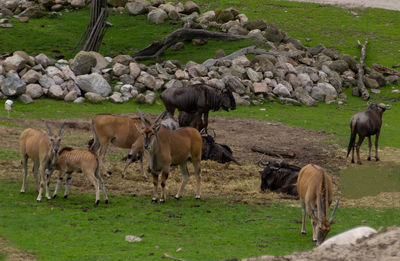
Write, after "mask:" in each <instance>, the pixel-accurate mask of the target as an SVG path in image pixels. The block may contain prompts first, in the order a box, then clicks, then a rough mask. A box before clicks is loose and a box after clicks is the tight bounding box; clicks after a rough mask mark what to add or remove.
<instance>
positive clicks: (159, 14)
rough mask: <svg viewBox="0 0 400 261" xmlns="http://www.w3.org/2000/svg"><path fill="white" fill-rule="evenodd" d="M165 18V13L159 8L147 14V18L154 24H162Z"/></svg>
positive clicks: (166, 16)
mask: <svg viewBox="0 0 400 261" xmlns="http://www.w3.org/2000/svg"><path fill="white" fill-rule="evenodd" d="M167 18H168V15H167V13H166V12H165V11H164V10H162V9H161V8H157V9H155V10H153V11H151V12H150V13H149V14H148V15H147V19H148V20H149V21H150V22H152V23H154V24H163V23H164V22H165V19H167Z"/></svg>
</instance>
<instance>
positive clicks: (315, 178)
mask: <svg viewBox="0 0 400 261" xmlns="http://www.w3.org/2000/svg"><path fill="white" fill-rule="evenodd" d="M332 189H333V188H332V179H331V177H330V176H329V175H328V174H327V173H326V172H325V170H324V169H323V168H321V167H320V166H317V165H314V164H308V165H306V166H304V167H303V168H302V169H301V170H300V172H299V177H298V179H297V191H298V192H299V196H300V200H301V208H302V219H301V224H302V225H301V233H302V234H305V233H306V214H307V213H308V215H309V216H310V219H311V224H312V227H313V241H314V242H317V245H320V244H321V243H322V242H323V241H324V240H325V238H326V236H327V235H328V233H329V231H330V230H331V224H332V223H333V215H334V214H335V211H336V208H337V206H338V204H339V199H338V201H337V202H336V205H335V207H334V209H333V210H332V213H331V216H330V217H329V219H328V212H329V206H330V205H331V203H332V197H333V196H332V193H333V191H332Z"/></svg>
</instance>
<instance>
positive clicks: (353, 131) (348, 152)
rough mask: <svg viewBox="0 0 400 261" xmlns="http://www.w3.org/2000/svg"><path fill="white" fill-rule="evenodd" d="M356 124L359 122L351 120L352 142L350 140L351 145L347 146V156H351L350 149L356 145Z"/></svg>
mask: <svg viewBox="0 0 400 261" xmlns="http://www.w3.org/2000/svg"><path fill="white" fill-rule="evenodd" d="M356 126H357V122H355V123H353V122H351V124H350V128H351V134H350V142H349V146H348V147H347V156H346V158H347V157H348V156H349V154H350V151H351V149H352V148H353V147H354V143H355V142H356V135H357V132H356Z"/></svg>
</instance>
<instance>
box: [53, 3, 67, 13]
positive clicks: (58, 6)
mask: <svg viewBox="0 0 400 261" xmlns="http://www.w3.org/2000/svg"><path fill="white" fill-rule="evenodd" d="M63 8H64V7H63V5H62V4H55V5H53V6H52V7H51V11H54V12H60V11H61V10H63Z"/></svg>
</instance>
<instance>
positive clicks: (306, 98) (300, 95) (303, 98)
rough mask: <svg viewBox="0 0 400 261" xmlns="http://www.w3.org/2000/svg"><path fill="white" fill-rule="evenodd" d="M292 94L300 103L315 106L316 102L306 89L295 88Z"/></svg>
mask: <svg viewBox="0 0 400 261" xmlns="http://www.w3.org/2000/svg"><path fill="white" fill-rule="evenodd" d="M294 96H296V99H297V100H298V101H299V102H301V104H304V105H306V106H317V105H318V103H317V101H315V100H314V99H313V98H312V97H311V96H310V94H309V93H308V91H306V90H305V89H304V88H297V89H296V90H295V91H294Z"/></svg>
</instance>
